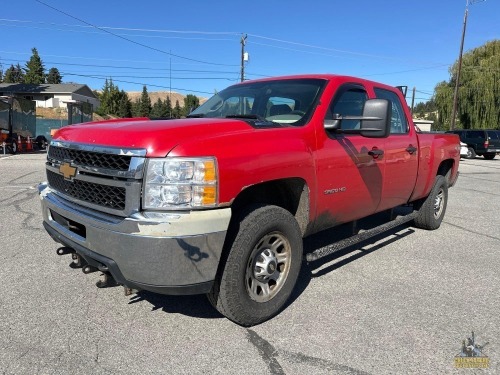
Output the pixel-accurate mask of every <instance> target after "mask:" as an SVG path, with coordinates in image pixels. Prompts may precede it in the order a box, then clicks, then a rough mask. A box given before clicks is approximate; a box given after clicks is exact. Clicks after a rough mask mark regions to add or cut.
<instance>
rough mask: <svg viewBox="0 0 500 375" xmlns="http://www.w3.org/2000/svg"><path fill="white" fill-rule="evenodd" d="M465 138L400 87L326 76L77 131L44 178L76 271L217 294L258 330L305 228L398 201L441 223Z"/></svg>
mask: <svg viewBox="0 0 500 375" xmlns="http://www.w3.org/2000/svg"><path fill="white" fill-rule="evenodd" d="M459 159H460V155H459V140H458V137H457V136H456V135H452V134H423V133H420V132H419V131H418V129H417V128H416V127H415V126H414V125H413V122H412V119H411V116H410V113H409V111H408V107H407V105H406V102H405V99H404V97H403V95H402V93H401V91H400V90H398V89H397V88H394V87H390V86H387V85H384V84H381V83H376V82H371V81H367V80H363V79H359V78H354V77H346V76H337V75H327V74H315V75H300V76H288V77H278V78H270V79H262V80H255V81H247V82H244V83H240V84H236V85H234V86H231V87H229V88H227V89H225V90H223V91H221V92H219V93H217V94H216V95H215V96H213V97H212V98H211V99H209V100H208V101H207V102H206V103H204V104H203V105H202V106H200V107H199V108H197V109H196V110H194V111H193V112H192V113H191V114H190V115H189V116H188V118H186V119H180V120H149V119H123V120H112V121H101V122H93V123H87V124H78V125H72V126H67V127H64V128H62V129H60V130H59V131H58V132H57V133H56V134H55V136H54V138H53V140H52V142H51V144H50V147H49V150H48V154H47V163H46V171H47V182H45V183H42V184H40V187H39V193H40V197H41V201H42V210H43V220H44V223H43V224H44V227H45V229H46V230H47V232H48V233H49V234H50V235H51V236H52V237H53V239H54V240H55V241H57V242H59V243H60V244H62V245H63V246H62V247H60V248H59V249H58V250H57V253H58V254H60V255H62V254H72V257H73V259H74V261H73V262H72V263H71V265H72V267H74V268H82V269H83V272H84V273H91V272H96V271H101V272H102V273H103V274H104V280H102V281H99V282H98V286H100V287H106V286H112V285H123V286H124V287H125V290H126V293H127V292H128V293H130V292H132V291H138V290H148V291H153V292H158V293H163V294H200V293H206V294H208V297H209V300H210V302H211V303H212V304H213V306H214V307H215V308H216V309H217V310H219V311H220V312H221V313H222V314H223V315H225V316H226V317H228V318H229V319H231V320H233V321H234V322H236V323H238V324H240V325H243V326H251V325H254V324H258V323H260V322H263V321H265V320H267V319H269V318H271V317H273V316H274V315H276V314H277V313H279V311H280V310H281V309H282V308H283V306H284V304H285V302H286V301H287V299H288V298H289V296H290V294H291V292H292V289H293V288H294V285H295V283H296V280H297V277H298V274H299V270H300V267H301V263H302V261H303V253H302V252H303V249H302V247H303V240H302V239H303V237H305V236H308V235H311V234H313V233H316V232H318V231H321V230H323V229H326V228H330V227H333V226H336V225H339V224H342V223H346V222H351V221H355V220H357V219H360V218H363V217H366V216H369V215H372V214H374V213H377V212H380V211H384V210H389V209H392V208H394V207H397V206H400V205H409V206H412V207H413V210H412V211H411V213H410V214H409V215H407V216H404V217H403V218H401V217H400V218H398V219H396V220H395V221H394V222H393V223H392V224H391V222H389V223H385V224H383V225H382V226H381V227H380V228H378V229H377V228H375V231H374V230H372V231H368V232H362V233H360V234H355V235H354V236H353V237H352V238H349V239H347V240H346V243H341V244H338V246H332V247H329V248H328V249H326V250H325V249H319V250H318V251H316V252H314V253H310V254H307V257H306V258H307V260H309V261H312V260H316V259H318V258H320V257H322V256H324V255H326V254H329V253H331V252H332V251H335V250H336V249H338V248H341V247H342V246H344V245H346V244H352V243H355V242H356V241H360V240H362V239H365V238H367V237H369V236H370V235H372V234H374V233H375V232H377V231H378V232H380V230H386V229H387V228H388V227H389V226H390V225H393V226H395V225H399V224H401V223H402V222H404V221H409V220H412V221H413V222H414V225H415V226H416V227H419V228H425V229H436V228H438V227H439V226H440V224H441V221H442V219H443V216H444V213H445V210H446V203H447V198H448V187H449V186H452V185H453V184H454V183H455V181H456V178H457V176H458V172H457V171H458V164H459Z"/></svg>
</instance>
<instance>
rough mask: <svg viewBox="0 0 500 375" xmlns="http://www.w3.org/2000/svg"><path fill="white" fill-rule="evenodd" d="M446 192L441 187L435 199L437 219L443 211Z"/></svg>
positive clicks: (435, 215)
mask: <svg viewBox="0 0 500 375" xmlns="http://www.w3.org/2000/svg"><path fill="white" fill-rule="evenodd" d="M444 194H445V193H444V190H443V189H439V192H438V193H437V194H436V198H435V199H434V217H435V218H436V219H438V218H439V217H440V216H441V214H442V213H443V208H444Z"/></svg>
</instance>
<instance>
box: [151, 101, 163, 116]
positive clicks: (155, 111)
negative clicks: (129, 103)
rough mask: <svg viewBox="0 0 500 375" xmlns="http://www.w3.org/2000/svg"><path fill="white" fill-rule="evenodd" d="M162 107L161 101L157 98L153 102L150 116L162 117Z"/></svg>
mask: <svg viewBox="0 0 500 375" xmlns="http://www.w3.org/2000/svg"><path fill="white" fill-rule="evenodd" d="M162 109H163V101H162V100H161V99H160V98H158V100H157V101H156V103H155V104H153V108H152V109H151V114H150V115H151V117H152V118H159V117H163V116H162Z"/></svg>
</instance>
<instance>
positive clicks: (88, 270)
mask: <svg viewBox="0 0 500 375" xmlns="http://www.w3.org/2000/svg"><path fill="white" fill-rule="evenodd" d="M97 271H99V269H98V268H97V267H94V266H90V265H88V264H87V265H86V266H83V268H82V272H83V273H84V274H86V275H88V274H89V273H92V272H97Z"/></svg>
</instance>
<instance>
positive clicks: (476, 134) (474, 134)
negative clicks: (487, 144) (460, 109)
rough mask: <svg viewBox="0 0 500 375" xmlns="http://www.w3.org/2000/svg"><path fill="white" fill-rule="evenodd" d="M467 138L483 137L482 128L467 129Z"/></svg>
mask: <svg viewBox="0 0 500 375" xmlns="http://www.w3.org/2000/svg"><path fill="white" fill-rule="evenodd" d="M467 138H481V139H484V130H469V131H468V132H467Z"/></svg>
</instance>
